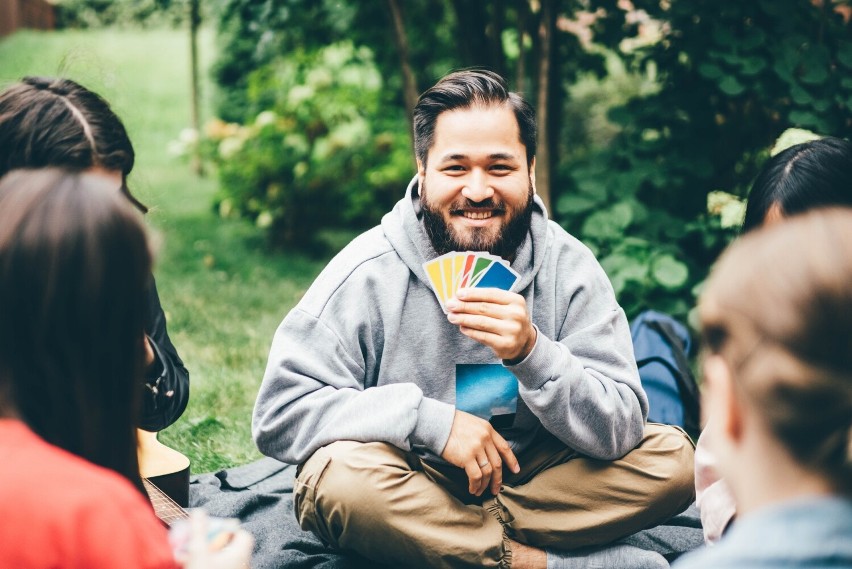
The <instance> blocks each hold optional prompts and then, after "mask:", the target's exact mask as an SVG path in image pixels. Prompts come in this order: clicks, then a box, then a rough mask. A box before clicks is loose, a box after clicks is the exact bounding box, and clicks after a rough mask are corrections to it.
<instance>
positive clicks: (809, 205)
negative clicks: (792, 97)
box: [743, 136, 852, 232]
mask: <svg viewBox="0 0 852 569" xmlns="http://www.w3.org/2000/svg"><path fill="white" fill-rule="evenodd" d="M833 205H842V206H852V143H850V142H849V141H848V140H843V139H841V138H834V137H830V136H827V137H825V138H820V139H818V140H812V141H810V142H804V143H802V144H796V145H794V146H791V147H790V148H787V149H786V150H783V151H781V152H779V153H778V154H776V155H775V156H773V157H772V158H771V159H770V160H769V161H768V162H767V163H766V164H765V165H764V167H763V169H762V170H761V171H760V173H759V174H758V176H757V178H755V180H754V184H752V187H751V191H750V192H749V195H748V204H747V205H746V214H745V221H744V222H743V232H748V231H751V230H752V229H756V228H757V227H759V226H761V225H763V223H764V222H766V221H770V222H771V221H775V220H777V219H780V218H782V217H789V216H791V215H795V214H797V213H803V212H806V211H808V210H811V209H813V208H815V207H820V206H833Z"/></svg>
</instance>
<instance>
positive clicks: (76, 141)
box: [0, 77, 189, 431]
mask: <svg viewBox="0 0 852 569" xmlns="http://www.w3.org/2000/svg"><path fill="white" fill-rule="evenodd" d="M134 160H135V154H134V151H133V145H132V144H131V142H130V139H129V138H128V136H127V131H126V130H125V128H124V125H123V124H122V122H121V120H120V119H119V118H118V116H116V114H115V113H114V112H113V111H112V109H111V108H110V106H109V104H108V103H107V102H106V101H105V100H104V99H102V98H101V97H100V96H98V95H97V94H95V93H93V92H92V91H89V90H88V89H86V88H85V87H83V86H81V85H79V84H77V83H75V82H74V81H71V80H69V79H51V78H41V77H25V78H24V79H23V80H22V81H21V82H20V83H17V84H15V85H13V86H11V87H9V88H8V89H6V90H5V91H3V92H2V93H0V176H3V175H4V174H5V173H6V172H8V171H10V170H13V169H16V168H45V167H61V168H66V169H69V170H79V171H83V170H92V171H98V172H100V173H102V174H104V175H106V176H109V177H111V178H112V179H114V180H115V186H116V189H118V190H120V191H121V193H122V194H123V195H124V196H125V197H126V198H127V199H128V200H129V201H130V203H132V204H133V205H134V206H135V207H136V208H137V209H139V210H140V211H142V212H143V213H145V212H147V208H146V207H145V206H144V205H143V204H142V203H141V202H140V201H139V200H137V199H136V198H135V197H134V196H133V194H131V193H130V190H129V189H128V187H127V176H128V174H129V173H130V171H131V170H132V169H133V163H134ZM149 278H150V281H151V282H150V286H149V287H148V289H147V291H148V292H147V301H146V311H145V315H144V317H145V328H144V330H145V336H144V338H145V342H144V347H145V354H146V358H145V364H146V365H145V374H144V378H145V379H144V384H143V387H142V390H143V395H142V414H141V416H140V418H139V426H140V427H141V428H143V429H145V430H148V431H159V430H162V429H164V428H166V427H167V426H169V425H170V424H172V423H174V422H175V421H176V420H177V418H178V417H179V416H180V415H181V413H183V411H184V409H185V408H186V404H187V401H188V400H189V373H188V372H187V370H186V368H185V367H184V365H183V362H182V361H181V359H180V356H178V353H177V350H176V349H175V347H174V345H172V342H171V340H170V339H169V335H168V332H167V330H166V317H165V314H164V313H163V309H162V307H161V306H160V299H159V296H158V294H157V287H156V285H155V283H154V279H153V276H150V277H149Z"/></svg>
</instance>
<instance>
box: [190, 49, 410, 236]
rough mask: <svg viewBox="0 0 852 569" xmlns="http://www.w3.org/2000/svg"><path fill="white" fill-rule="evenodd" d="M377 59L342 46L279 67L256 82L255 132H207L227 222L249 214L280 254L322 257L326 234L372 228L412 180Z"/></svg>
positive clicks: (264, 70)
mask: <svg viewBox="0 0 852 569" xmlns="http://www.w3.org/2000/svg"><path fill="white" fill-rule="evenodd" d="M381 95H382V81H381V77H380V75H379V73H378V71H377V70H376V68H375V66H374V65H373V63H372V54H371V52H370V51H369V50H367V49H365V48H357V47H355V46H353V45H352V44H351V43H347V42H343V43H339V44H334V45H331V46H328V47H326V48H323V49H320V50H318V51H315V52H311V53H299V54H294V55H291V56H290V57H288V58H287V59H283V58H279V59H276V60H274V61H273V62H271V63H269V64H267V65H265V66H262V67H261V68H260V69H258V70H256V71H254V72H253V73H252V74H251V75H250V76H249V85H248V91H247V96H248V104H249V105H250V107H251V108H263V109H266V110H263V111H261V112H260V113H258V114H257V116H256V118H255V119H254V120H253V122H252V123H251V124H249V125H245V126H240V125H236V124H226V123H223V122H221V121H219V122H214V123H212V124H211V125H208V129H207V130H208V132H207V135H208V137H209V142H208V143H207V144H208V148H209V149H210V150H208V154H211V155H212V156H213V158H214V160H215V162H216V163H217V164H218V171H219V178H220V186H221V190H220V192H221V195H220V198H219V204H218V205H219V211H220V213H221V214H222V215H234V214H238V215H243V216H246V217H248V218H250V219H253V220H254V221H255V222H256V223H257V224H258V225H259V226H261V227H263V228H265V229H267V230H268V232H269V237H270V239H271V241H272V243H273V244H274V245H277V246H287V247H297V248H300V249H303V250H315V249H316V248H317V246H318V241H317V237H318V235H319V232H320V231H321V230H323V229H326V228H334V227H340V226H342V225H346V226H349V227H364V226H367V225H371V224H373V223H375V222H376V221H377V220H378V219H379V218H380V217H381V215H382V214H383V213H384V212H386V211H387V210H388V209H389V208H390V207H391V205H392V204H393V203H394V201H396V199H398V197H400V196H401V195H402V191H403V189H404V187H405V184H406V183H407V181H408V179H409V178H410V176H411V175H412V174H413V171H414V162H413V159H412V154H411V149H410V142H409V138H408V137H409V134H408V127H407V122H406V118H405V116H404V115H403V114H402V112H401V111H396V110H393V111H391V112H388V110H387V109H384V108H382V106H381V105H380V101H381Z"/></svg>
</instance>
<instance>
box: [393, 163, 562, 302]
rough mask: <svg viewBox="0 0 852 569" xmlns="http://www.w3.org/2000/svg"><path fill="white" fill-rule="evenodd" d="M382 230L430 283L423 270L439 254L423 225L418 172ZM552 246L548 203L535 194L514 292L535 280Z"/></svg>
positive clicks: (514, 263)
mask: <svg viewBox="0 0 852 569" xmlns="http://www.w3.org/2000/svg"><path fill="white" fill-rule="evenodd" d="M382 230H383V231H384V234H385V236H386V237H387V239H388V241H390V244H391V246H393V248H394V250H395V251H396V252H397V254H398V255H399V257H400V259H402V261H403V262H404V263H405V264H406V265H407V266H408V268H409V269H411V272H412V273H414V274H415V275H416V276H417V278H418V279H419V280H421V281H422V282H424V283H426V285H427V286H430V287H431V285H429V278H428V276H427V275H426V271H424V270H423V263H425V262H426V261H430V260H432V259H434V258H436V257H438V253H437V252H436V251H435V248H434V247H432V242H431V241H430V240H429V236H428V235H427V233H426V228H425V227H424V226H423V216H422V211H421V206H420V192H419V184H418V181H417V176H414V178H412V180H411V182H409V184H408V188H406V190H405V197H404V198H402V199H401V200H399V201H398V202H397V203H396V205H395V206H394V208H393V209H392V210H391V211H390V212H388V213H387V214H385V216H384V217H383V218H382ZM549 247H550V235H549V232H548V219H547V210H546V209H545V207H544V203H543V202H542V201H541V199H540V198H539V197H538V194H533V213H532V220H531V223H530V229H529V231H528V232H527V236H526V238H525V239H524V241H523V242H522V243H521V246H520V247H518V252H517V254H516V255H515V260H514V261H512V263H511V266H512V269H514V270H515V271H516V272H517V273H518V274H519V275H521V277H520V279H518V282H516V283H515V286H514V287H512V290H513V291H514V292H519V291H522V290H524V289H525V288H526V287H527V286H529V284H530V283H531V282H532V281H533V279H534V278H535V276H536V274H537V273H538V271H539V269H540V268H541V265H542V263H543V262H544V259H545V257H546V253H547V250H548V249H549Z"/></svg>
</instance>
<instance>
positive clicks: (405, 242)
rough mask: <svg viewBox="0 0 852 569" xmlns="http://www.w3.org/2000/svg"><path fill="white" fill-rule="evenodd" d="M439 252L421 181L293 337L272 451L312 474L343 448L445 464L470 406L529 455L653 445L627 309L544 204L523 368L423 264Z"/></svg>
mask: <svg viewBox="0 0 852 569" xmlns="http://www.w3.org/2000/svg"><path fill="white" fill-rule="evenodd" d="M437 256H438V255H437V253H436V252H435V251H434V249H433V248H432V245H431V243H430V242H429V239H428V237H427V236H426V232H425V229H424V228H423V224H422V222H421V219H420V202H419V198H418V192H417V183H416V178H415V180H413V181H412V183H411V184H410V185H409V187H408V190H407V192H406V196H405V198H403V199H402V200H400V201H399V202H398V203H397V204H396V206H395V207H394V209H393V210H392V211H391V212H390V213H388V214H387V215H385V216H384V218H383V219H382V223H381V225H380V226H378V227H374V228H373V229H371V230H369V231H367V232H366V233H364V234H362V235H360V236H359V237H357V238H356V239H354V240H353V241H352V242H351V243H350V244H349V245H348V246H347V247H346V248H344V249H343V250H342V251H341V252H340V253H339V254H338V255H337V256H336V257H335V258H334V259H332V260H331V262H330V263H329V264H328V266H327V267H326V268H325V269H324V270H323V271H322V273H321V274H320V275H319V276H318V277H317V279H316V281H315V282H314V283H313V285H312V286H311V288H310V289H309V290H308V291H307V293H306V294H305V296H304V297H303V298H302V300H301V301H300V302H299V304H298V305H297V306H296V307H295V308H294V309H293V310H292V311H290V313H289V314H288V315H287V316H286V317H285V318H284V321H283V322H282V323H281V325H280V326H279V327H278V330H277V331H276V333H275V337H274V339H273V342H272V348H271V349H270V353H269V361H268V363H267V367H266V373H265V375H264V378H263V383H262V385H261V387H260V392H259V393H258V397H257V402H256V404H255V408H254V417H253V421H252V433H253V436H254V439H255V441H256V443H257V446H258V448H259V449H260V450H261V452H263V453H264V454H266V455H269V456H272V457H274V458H277V459H279V460H283V461H285V462H290V463H301V462H304V461H305V460H307V459H308V458H309V457H310V456H311V455H312V454H313V453H314V452H315V451H316V450H317V449H319V448H320V447H322V446H325V445H328V444H330V443H332V442H334V441H338V440H354V441H362V442H373V441H383V442H387V443H390V444H392V445H394V446H396V447H398V448H401V449H403V450H414V451H415V452H418V453H419V454H421V455H423V456H425V457H426V458H431V459H435V458H436V457H438V456H439V455H440V454H441V452H442V451H443V449H444V446H445V444H446V442H447V439H448V438H449V434H450V428H451V427H452V423H453V417H454V414H455V409H456V407H457V406H458V407H459V408H461V409H463V410H466V411H469V412H473V413H474V414H477V415H480V416H482V417H483V418H485V419H492V423H493V424H494V425H495V427H498V430H499V431H500V433H501V434H502V435H503V436H504V437H505V438H506V440H507V441H508V442H509V444H510V445H511V446H512V449H513V450H514V451H515V452H516V453H517V452H518V451H521V450H522V449H523V448H524V447H525V446H526V445H528V444H530V442H531V441H532V439H533V438H534V437H535V435H536V433H537V432H538V430H539V429H542V428H544V429H546V430H547V431H549V432H551V433H552V434H554V435H555V436H556V437H558V438H559V439H560V440H562V441H563V442H564V443H565V444H566V445H568V446H569V447H571V448H573V449H575V450H576V451H578V452H580V453H582V454H584V455H587V456H590V457H593V458H599V459H615V458H619V457H621V456H623V455H624V454H626V453H627V452H629V451H630V450H631V449H633V448H634V447H635V446H636V445H637V444H638V443H639V441H640V440H641V439H642V434H643V426H644V421H645V418H646V417H647V414H648V402H647V399H646V397H645V393H644V391H643V390H642V386H641V384H640V381H639V375H638V372H637V369H636V364H635V362H634V358H633V346H632V344H631V340H630V332H629V329H628V325H627V320H626V318H625V316H624V312H623V310H622V309H621V307H619V305H618V303H617V302H616V300H615V295H614V294H613V291H612V287H611V285H610V283H609V280H608V279H607V277H606V275H605V273H604V272H603V270H602V269H601V267H600V265H599V264H598V262H597V261H596V260H595V258H594V256H593V255H592V253H591V252H590V251H589V250H588V248H586V247H585V246H584V245H583V244H582V243H580V242H579V241H578V240H576V239H575V238H573V237H572V236H570V235H569V234H568V233H566V232H565V231H564V230H563V229H562V228H561V227H560V226H559V225H557V224H556V223H554V222H552V221H548V219H547V214H546V212H545V210H544V206H543V204H542V203H541V201H540V200H539V199H538V197H536V198H535V210H534V213H533V217H532V225H531V228H530V232H529V235H528V236H527V239H526V240H525V241H524V242H523V244H522V245H521V247H520V248H519V250H518V253H517V255H516V258H515V260H514V262H513V263H512V268H513V269H514V270H515V271H517V272H518V273H519V274H520V275H521V278H520V279H519V280H518V282H517V283H515V286H514V287H513V288H512V290H514V291H516V292H519V293H520V294H521V295H522V296H523V297H524V298H525V299H526V303H527V308H528V310H529V312H530V314H531V315H532V321H533V324H535V326H536V327H537V329H538V338H537V340H536V344H535V347H534V348H533V350H532V352H531V353H530V354H529V355H528V356H527V357H526V359H524V360H523V361H522V362H520V363H517V364H516V365H511V366H505V365H503V363H502V362H501V361H500V360H498V359H497V357H496V356H495V355H494V352H492V351H491V349H490V348H487V347H485V346H483V345H481V344H479V343H478V342H476V341H474V340H472V339H470V338H468V337H467V336H465V335H463V334H462V333H461V332H460V331H459V330H458V327H457V326H455V325H453V324H451V323H450V322H449V321H448V320H447V317H446V315H445V314H444V313H443V311H442V310H441V307H440V304H439V303H438V300H437V299H436V297H435V294H434V293H433V291H432V288H431V287H430V285H429V280H428V277H427V275H426V273H425V271H424V269H423V267H422V264H423V263H424V262H425V261H428V260H430V259H433V258H435V257H437ZM483 409H485V411H483ZM489 414H492V416H491V417H489ZM495 418H496V419H498V421H495Z"/></svg>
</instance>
